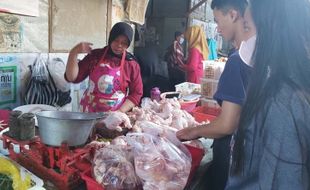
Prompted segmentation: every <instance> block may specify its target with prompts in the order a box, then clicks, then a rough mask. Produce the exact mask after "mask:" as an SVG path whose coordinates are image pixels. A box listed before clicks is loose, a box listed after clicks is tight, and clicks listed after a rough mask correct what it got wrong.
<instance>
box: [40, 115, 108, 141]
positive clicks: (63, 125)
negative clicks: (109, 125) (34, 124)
mask: <svg viewBox="0 0 310 190" xmlns="http://www.w3.org/2000/svg"><path fill="white" fill-rule="evenodd" d="M36 116H37V119H38V127H39V134H40V138H41V141H42V142H43V143H44V144H46V145H50V146H60V145H61V144H62V143H64V142H65V143H67V144H68V145H69V146H81V145H84V144H85V143H86V141H87V138H88V137H89V135H90V133H91V130H92V128H93V126H94V124H95V122H96V119H99V118H101V117H102V114H99V113H80V112H64V111H41V112H38V113H36Z"/></svg>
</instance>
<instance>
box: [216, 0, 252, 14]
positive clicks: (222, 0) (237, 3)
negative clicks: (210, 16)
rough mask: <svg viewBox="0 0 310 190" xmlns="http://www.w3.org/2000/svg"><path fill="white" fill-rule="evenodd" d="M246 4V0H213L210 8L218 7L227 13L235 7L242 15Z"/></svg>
mask: <svg viewBox="0 0 310 190" xmlns="http://www.w3.org/2000/svg"><path fill="white" fill-rule="evenodd" d="M247 6H248V1H247V0H213V1H212V3H211V9H212V10H214V9H215V8H216V9H219V10H221V11H223V12H224V13H227V11H228V10H229V9H235V10H236V11H238V12H240V13H241V15H244V12H245V9H246V7H247Z"/></svg>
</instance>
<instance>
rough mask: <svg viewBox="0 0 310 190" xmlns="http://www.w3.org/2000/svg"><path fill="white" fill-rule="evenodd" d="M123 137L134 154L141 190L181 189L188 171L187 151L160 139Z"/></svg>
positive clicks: (138, 134)
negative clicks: (141, 185)
mask: <svg viewBox="0 0 310 190" xmlns="http://www.w3.org/2000/svg"><path fill="white" fill-rule="evenodd" d="M126 137H127V141H128V143H129V144H130V146H132V149H133V151H134V166H135V170H136V174H137V176H139V177H140V179H141V181H142V184H143V189H147V190H153V189H154V190H155V189H156V190H157V189H161V190H178V189H180V190H181V189H184V187H185V185H186V183H187V179H188V176H189V174H190V169H191V156H190V153H189V152H183V151H181V150H180V149H179V148H178V147H176V146H175V145H174V144H173V143H171V142H170V141H169V140H167V139H166V138H163V137H159V136H153V135H150V134H146V133H130V134H127V135H126ZM184 149H185V148H184Z"/></svg>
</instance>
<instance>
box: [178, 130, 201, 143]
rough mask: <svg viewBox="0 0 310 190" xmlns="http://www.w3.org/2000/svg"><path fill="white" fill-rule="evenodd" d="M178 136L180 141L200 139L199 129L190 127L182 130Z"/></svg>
mask: <svg viewBox="0 0 310 190" xmlns="http://www.w3.org/2000/svg"><path fill="white" fill-rule="evenodd" d="M176 135H177V137H178V139H179V140H180V141H187V140H193V139H198V138H199V137H200V136H199V127H188V128H185V129H182V130H180V131H178V132H177V134H176Z"/></svg>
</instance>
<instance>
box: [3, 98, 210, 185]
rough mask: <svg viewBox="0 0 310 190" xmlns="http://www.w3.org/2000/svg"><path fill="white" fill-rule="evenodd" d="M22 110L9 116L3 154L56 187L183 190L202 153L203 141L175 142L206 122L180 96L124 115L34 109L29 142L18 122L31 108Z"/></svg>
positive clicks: (146, 102)
mask: <svg viewBox="0 0 310 190" xmlns="http://www.w3.org/2000/svg"><path fill="white" fill-rule="evenodd" d="M22 110H23V111H24V112H22V111H18V109H16V110H14V111H12V112H10V114H8V113H7V116H9V118H6V120H5V122H6V124H8V125H2V127H3V128H2V131H4V132H3V134H2V135H1V137H0V139H1V142H0V143H1V144H2V152H1V153H2V154H7V156H8V157H9V158H6V159H8V160H9V161H10V162H14V163H15V162H16V163H18V164H19V166H18V167H23V168H26V169H27V170H29V171H30V172H32V173H33V174H34V175H35V176H37V177H38V178H40V179H42V180H43V181H44V182H47V181H49V182H51V183H52V184H53V186H54V187H55V188H58V189H76V188H83V187H82V186H81V184H83V183H86V189H123V188H125V189H137V188H141V189H166V188H168V187H171V188H172V189H183V188H184V187H185V186H186V184H187V183H189V182H190V180H191V178H192V177H193V175H194V173H195V170H196V169H197V167H198V166H199V164H200V161H201V159H202V156H203V155H204V154H205V151H204V149H203V147H202V145H201V143H199V141H191V142H186V143H181V142H180V141H179V140H178V139H177V138H176V136H175V132H176V131H177V130H179V129H182V128H185V127H194V126H197V125H200V124H201V123H199V122H197V121H196V120H195V118H194V117H193V116H192V115H190V114H189V113H188V112H187V111H185V110H182V109H181V105H180V103H179V101H178V100H177V99H176V98H164V99H162V100H161V101H159V102H157V101H156V100H154V101H152V100H151V99H149V98H146V99H144V100H143V101H142V104H141V107H136V108H134V109H133V110H132V111H131V112H129V113H127V114H124V113H120V112H110V113H101V114H100V113H92V114H91V113H76V112H62V111H57V110H56V111H55V110H54V111H44V109H41V110H38V109H33V110H34V112H35V115H36V118H37V120H38V122H37V127H38V128H37V129H38V132H36V133H35V134H34V133H33V134H32V135H31V134H30V135H29V134H28V136H26V137H25V135H23V134H22V131H23V128H25V127H28V131H29V126H26V125H22V124H21V123H18V121H20V120H21V118H23V117H26V116H29V112H31V111H32V110H29V109H28V110H27V109H25V108H23V109H22ZM25 110H26V112H27V113H26V112H25ZM42 110H43V111H42ZM45 110H46V109H45ZM27 114H28V115H27ZM32 116H34V115H32ZM29 117H31V115H30V116H29ZM98 121H99V122H98ZM95 123H96V124H95ZM14 125H19V127H20V130H19V131H18V130H16V126H14ZM28 125H35V121H34V118H33V117H31V119H30V120H28ZM4 126H6V127H4ZM94 127H96V129H97V128H99V130H96V132H95V131H94V130H92V129H95V128H94ZM4 128H5V129H4ZM0 173H1V171H0Z"/></svg>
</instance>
